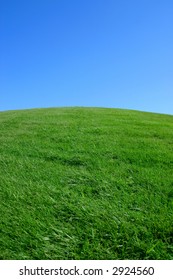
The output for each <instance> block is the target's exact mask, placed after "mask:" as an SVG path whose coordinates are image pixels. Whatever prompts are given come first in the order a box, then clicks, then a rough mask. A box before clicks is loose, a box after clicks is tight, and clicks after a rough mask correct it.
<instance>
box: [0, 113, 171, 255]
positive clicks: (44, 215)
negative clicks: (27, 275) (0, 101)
mask: <svg viewBox="0 0 173 280" xmlns="http://www.w3.org/2000/svg"><path fill="white" fill-rule="evenodd" d="M0 259H107V260H109V259H173V116H169V115H161V114H153V113H144V112H138V111H128V110H120V109H103V108H99V109H98V108H52V109H37V110H36V109H33V110H23V111H7V112H1V113H0Z"/></svg>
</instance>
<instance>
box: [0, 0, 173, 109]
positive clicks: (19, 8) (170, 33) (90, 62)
mask: <svg viewBox="0 0 173 280" xmlns="http://www.w3.org/2000/svg"><path fill="white" fill-rule="evenodd" d="M56 106H57V107H59V106H94V107H115V108H126V109H135V110H141V111H150V112H158V113H166V114H173V1H172V0H26V1H24V0H11V1H10V0H0V110H11V109H23V108H35V107H39V108H40V107H56Z"/></svg>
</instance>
